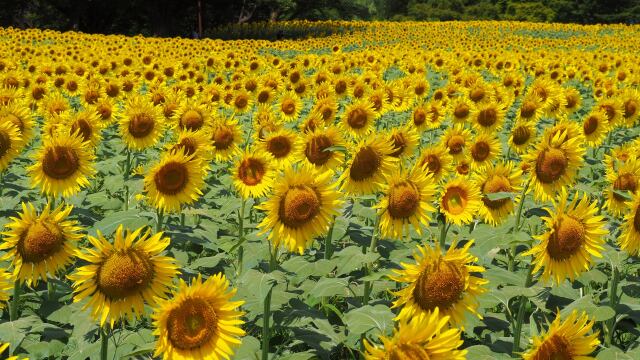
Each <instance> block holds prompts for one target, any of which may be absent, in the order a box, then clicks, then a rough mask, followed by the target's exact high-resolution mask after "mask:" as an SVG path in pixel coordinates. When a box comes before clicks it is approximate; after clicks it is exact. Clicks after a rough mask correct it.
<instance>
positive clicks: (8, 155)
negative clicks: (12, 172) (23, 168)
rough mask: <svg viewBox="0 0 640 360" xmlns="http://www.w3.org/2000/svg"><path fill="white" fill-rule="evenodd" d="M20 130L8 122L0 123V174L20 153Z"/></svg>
mask: <svg viewBox="0 0 640 360" xmlns="http://www.w3.org/2000/svg"><path fill="white" fill-rule="evenodd" d="M21 143H22V136H20V130H18V128H17V127H16V126H15V125H13V124H12V123H10V122H8V121H7V122H0V173H2V172H3V171H4V170H5V169H6V168H7V167H9V163H10V162H11V161H12V160H13V159H14V158H15V157H16V156H18V155H20V152H21V151H22V146H21Z"/></svg>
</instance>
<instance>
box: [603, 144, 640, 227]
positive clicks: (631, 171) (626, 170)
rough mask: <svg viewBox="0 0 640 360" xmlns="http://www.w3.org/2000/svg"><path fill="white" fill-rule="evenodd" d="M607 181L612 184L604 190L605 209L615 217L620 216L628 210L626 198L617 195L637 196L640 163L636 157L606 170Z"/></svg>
mask: <svg viewBox="0 0 640 360" xmlns="http://www.w3.org/2000/svg"><path fill="white" fill-rule="evenodd" d="M605 172H606V177H607V181H608V182H609V184H611V185H610V186H609V187H607V188H606V189H605V190H604V194H603V195H604V196H605V197H606V201H605V203H604V205H605V207H606V208H607V209H608V210H609V213H611V215H613V216H620V215H622V214H623V213H624V212H626V211H627V210H628V208H627V204H626V203H625V201H626V200H625V197H624V196H622V195H620V194H618V193H616V191H620V192H629V193H630V195H635V194H636V193H637V190H638V185H639V182H640V161H639V160H638V159H637V158H636V157H635V156H634V157H631V158H629V159H628V160H627V161H625V162H624V163H622V164H621V165H620V166H618V167H616V168H615V169H614V168H605Z"/></svg>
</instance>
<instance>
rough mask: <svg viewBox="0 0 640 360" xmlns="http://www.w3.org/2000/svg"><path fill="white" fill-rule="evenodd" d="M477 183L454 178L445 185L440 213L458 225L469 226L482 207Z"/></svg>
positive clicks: (441, 197)
mask: <svg viewBox="0 0 640 360" xmlns="http://www.w3.org/2000/svg"><path fill="white" fill-rule="evenodd" d="M481 199H482V198H481V197H480V191H479V190H478V186H477V185H476V184H475V183H472V182H469V181H468V180H466V179H465V178H463V177H456V178H453V179H451V180H449V181H447V183H446V184H445V185H444V187H443V189H442V193H441V195H440V201H439V203H440V212H441V213H442V214H443V215H444V216H445V217H446V219H447V221H449V222H451V223H454V224H456V225H461V224H468V223H470V222H471V221H473V217H474V216H475V214H476V212H477V211H478V210H479V209H480V206H481V205H482V201H481Z"/></svg>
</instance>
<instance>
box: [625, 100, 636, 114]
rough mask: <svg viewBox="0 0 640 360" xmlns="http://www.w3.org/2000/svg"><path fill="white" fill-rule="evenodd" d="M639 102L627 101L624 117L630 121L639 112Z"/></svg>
mask: <svg viewBox="0 0 640 360" xmlns="http://www.w3.org/2000/svg"><path fill="white" fill-rule="evenodd" d="M638 105H639V104H638V102H637V101H635V100H627V101H626V102H625V103H624V117H625V119H628V118H630V117H632V116H634V115H635V114H636V113H637V112H638Z"/></svg>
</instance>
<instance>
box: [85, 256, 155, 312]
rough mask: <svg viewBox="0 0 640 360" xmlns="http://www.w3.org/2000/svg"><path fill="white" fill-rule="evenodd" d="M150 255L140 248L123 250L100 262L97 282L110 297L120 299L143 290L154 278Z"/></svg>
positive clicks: (101, 290)
mask: <svg viewBox="0 0 640 360" xmlns="http://www.w3.org/2000/svg"><path fill="white" fill-rule="evenodd" d="M153 275H154V265H153V262H152V261H151V259H150V258H149V255H147V254H146V253H143V252H140V251H138V250H133V249H130V250H121V251H116V252H114V253H112V254H111V255H109V257H108V258H107V259H106V260H104V262H103V263H102V264H100V268H99V269H98V273H97V279H96V283H97V286H98V289H100V292H102V293H103V294H104V295H106V296H107V297H108V298H109V299H112V300H120V299H124V298H126V297H128V296H131V295H134V294H136V293H138V292H141V291H143V290H144V289H145V288H147V287H148V285H149V283H150V282H151V280H152V279H153Z"/></svg>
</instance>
